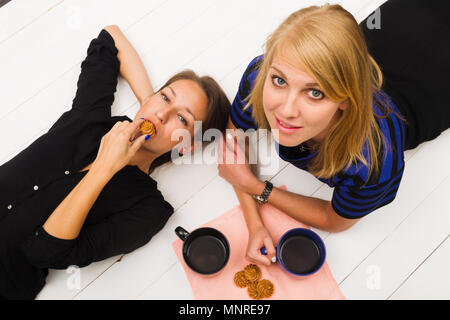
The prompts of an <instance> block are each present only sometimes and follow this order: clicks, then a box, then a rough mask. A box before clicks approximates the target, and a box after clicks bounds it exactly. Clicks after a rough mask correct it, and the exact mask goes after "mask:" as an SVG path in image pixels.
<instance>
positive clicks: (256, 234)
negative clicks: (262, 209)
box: [247, 226, 276, 266]
mask: <svg viewBox="0 0 450 320" xmlns="http://www.w3.org/2000/svg"><path fill="white" fill-rule="evenodd" d="M262 247H265V248H266V251H267V255H263V254H262V253H261V248H262ZM247 259H248V260H250V261H251V262H253V263H256V264H258V263H259V264H265V265H266V266H270V264H271V262H276V250H275V247H274V245H273V241H272V237H271V235H270V233H269V231H268V230H267V229H266V227H265V226H261V227H259V228H257V229H255V230H252V231H251V232H250V233H249V238H248V244H247Z"/></svg>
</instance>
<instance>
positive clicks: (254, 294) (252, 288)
mask: <svg viewBox="0 0 450 320" xmlns="http://www.w3.org/2000/svg"><path fill="white" fill-rule="evenodd" d="M247 292H248V295H249V296H250V298H252V299H255V300H260V299H262V296H261V293H260V292H259V291H258V282H250V283H249V284H248V286H247Z"/></svg>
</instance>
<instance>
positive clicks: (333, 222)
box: [249, 181, 359, 232]
mask: <svg viewBox="0 0 450 320" xmlns="http://www.w3.org/2000/svg"><path fill="white" fill-rule="evenodd" d="M255 185H256V186H258V185H259V187H256V188H254V191H250V190H249V191H250V193H253V192H258V190H259V189H260V188H261V187H262V188H264V182H262V181H259V183H257V184H255ZM258 194H260V193H258ZM268 202H269V203H270V204H272V205H273V206H274V207H277V208H278V209H280V210H281V211H283V212H285V213H286V214H288V215H289V216H291V217H292V218H294V219H296V220H298V221H300V222H302V223H304V224H306V225H309V226H312V227H314V228H317V229H321V230H325V231H328V232H341V231H344V230H347V229H348V228H350V227H351V226H353V225H354V224H355V223H356V222H358V221H359V219H346V218H343V217H341V216H339V215H338V214H337V213H336V212H335V211H334V209H333V207H332V206H331V201H326V200H323V199H318V198H313V197H308V196H303V195H300V194H296V193H293V192H289V191H286V190H283V189H280V188H276V187H274V188H273V189H272V192H271V193H270V196H269V198H268Z"/></svg>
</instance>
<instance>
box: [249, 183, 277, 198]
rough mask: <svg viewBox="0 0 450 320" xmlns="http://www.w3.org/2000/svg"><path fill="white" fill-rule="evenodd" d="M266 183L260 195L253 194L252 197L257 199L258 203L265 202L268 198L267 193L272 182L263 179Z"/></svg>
mask: <svg viewBox="0 0 450 320" xmlns="http://www.w3.org/2000/svg"><path fill="white" fill-rule="evenodd" d="M264 182H265V184H266V187H265V188H264V190H263V192H262V193H261V195H260V196H255V195H253V199H255V200H256V201H258V202H259V203H261V204H262V203H266V202H267V199H268V198H269V194H270V193H271V192H272V189H273V184H272V183H271V182H270V181H267V180H266V181H264Z"/></svg>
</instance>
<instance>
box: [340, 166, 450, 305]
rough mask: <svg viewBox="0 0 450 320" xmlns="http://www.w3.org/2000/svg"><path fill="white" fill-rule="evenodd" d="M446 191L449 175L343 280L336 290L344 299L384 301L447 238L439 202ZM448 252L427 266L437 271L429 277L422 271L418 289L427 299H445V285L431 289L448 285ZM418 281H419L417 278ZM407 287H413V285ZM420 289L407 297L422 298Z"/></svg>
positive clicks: (447, 211) (447, 210) (445, 214)
mask: <svg viewBox="0 0 450 320" xmlns="http://www.w3.org/2000/svg"><path fill="white" fill-rule="evenodd" d="M447 163H448V162H447ZM449 190H450V174H449V175H448V176H447V178H446V179H445V180H444V181H443V182H442V183H441V184H440V185H439V186H438V187H437V188H436V189H435V190H434V191H433V192H432V193H431V194H429V195H428V197H426V199H425V200H424V201H423V202H422V203H421V204H420V205H419V206H418V207H417V208H416V209H415V210H414V211H413V212H412V213H410V214H409V215H408V216H407V217H405V219H404V220H403V221H402V222H401V224H400V225H399V226H397V227H396V229H395V230H392V231H391V233H390V234H388V235H387V236H386V238H385V239H383V240H382V242H381V243H379V244H378V245H377V247H376V248H375V249H374V250H373V251H372V252H371V253H370V255H369V256H368V257H367V258H365V259H364V260H363V261H362V263H360V264H359V265H358V267H357V268H356V269H355V270H354V271H353V272H352V273H351V274H350V275H349V276H348V277H347V278H346V279H345V280H344V281H343V283H342V284H341V285H340V287H341V289H342V291H343V293H344V295H345V296H346V297H347V298H348V299H387V298H388V297H389V296H390V295H391V294H392V293H393V292H394V291H395V290H396V289H397V288H398V287H399V286H400V285H401V284H402V282H403V281H404V280H405V279H407V278H408V277H409V276H410V275H411V273H413V272H414V270H415V269H416V268H417V267H418V266H420V264H421V263H422V262H423V261H424V260H425V259H427V257H428V256H429V255H430V254H431V253H432V252H433V250H435V249H436V247H438V246H439V245H440V244H441V243H442V242H443V241H444V240H445V239H446V238H448V234H449V230H450V203H449V202H448V201H443V200H444V199H446V198H447V197H448V192H449ZM443 248H444V249H445V246H444V247H443ZM448 248H449V247H448V246H447V249H448ZM448 253H449V251H448V250H447V255H446V259H447V260H446V261H445V262H444V260H445V259H439V257H438V259H437V260H436V261H435V264H434V265H431V266H430V268H435V269H436V270H441V272H438V273H434V274H433V273H429V272H427V270H426V269H424V270H422V271H423V272H424V274H423V275H422V280H423V277H426V279H427V281H426V283H423V282H422V283H421V284H422V285H423V286H421V290H423V291H424V292H427V295H428V298H429V299H433V298H434V297H439V296H440V297H442V294H445V293H446V294H447V297H449V296H448V294H449V293H450V291H449V289H448V288H449V287H448V286H447V287H446V288H445V289H444V290H441V291H440V290H436V291H435V290H434V289H435V288H439V287H441V288H444V287H442V285H443V283H442V282H445V281H446V282H447V283H449V281H448V278H449V277H448V276H447V272H446V271H447V269H448V261H449V260H448V258H449V257H450V256H449V255H448ZM430 271H431V270H430ZM418 279H419V281H420V279H421V276H420V275H419V277H418ZM416 284H418V283H416ZM410 286H414V282H411V283H410ZM405 288H407V287H405ZM404 290H405V289H403V290H402V291H401V292H403V296H405V294H406V292H405V291H404ZM421 290H414V291H413V292H412V293H411V297H414V295H419V296H420V295H422V293H420V291H421ZM401 292H399V293H398V294H399V296H398V297H400V294H401ZM434 294H436V295H434Z"/></svg>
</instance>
